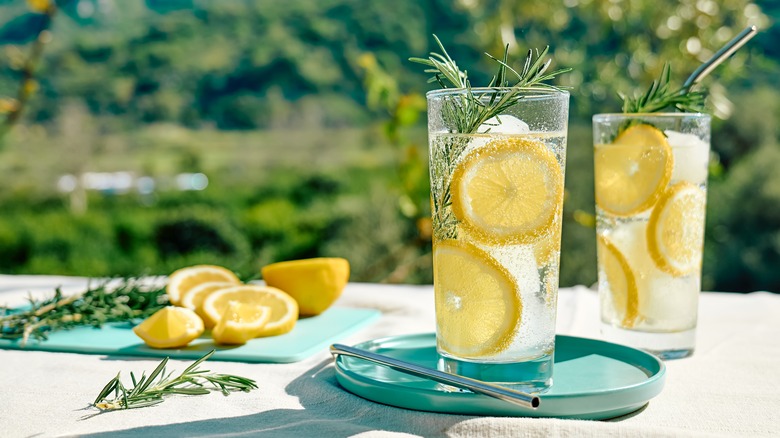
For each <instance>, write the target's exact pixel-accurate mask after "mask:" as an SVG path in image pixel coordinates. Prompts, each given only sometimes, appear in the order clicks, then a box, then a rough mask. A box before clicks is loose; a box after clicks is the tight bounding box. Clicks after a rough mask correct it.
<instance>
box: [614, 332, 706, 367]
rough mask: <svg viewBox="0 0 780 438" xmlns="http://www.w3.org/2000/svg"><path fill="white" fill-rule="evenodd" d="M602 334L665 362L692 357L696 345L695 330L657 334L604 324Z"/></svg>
mask: <svg viewBox="0 0 780 438" xmlns="http://www.w3.org/2000/svg"><path fill="white" fill-rule="evenodd" d="M601 334H602V335H603V336H604V338H605V339H606V340H608V341H610V342H615V343H618V344H623V345H628V346H629V347H634V348H639V349H640V350H644V351H647V352H648V353H652V354H654V355H656V356H658V357H659V358H661V359H663V360H670V359H682V358H684V357H688V356H691V355H692V354H693V350H694V346H695V345H696V329H695V328H693V329H690V330H685V331H682V332H672V333H657V332H640V331H636V330H626V329H623V328H620V327H615V326H612V325H609V324H604V323H602V324H601Z"/></svg>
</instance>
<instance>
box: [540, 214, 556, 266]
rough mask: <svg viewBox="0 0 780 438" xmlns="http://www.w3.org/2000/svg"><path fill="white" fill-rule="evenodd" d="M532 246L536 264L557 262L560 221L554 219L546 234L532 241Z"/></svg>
mask: <svg viewBox="0 0 780 438" xmlns="http://www.w3.org/2000/svg"><path fill="white" fill-rule="evenodd" d="M533 248H534V258H535V259H536V265H537V266H539V267H542V266H545V265H548V264H551V263H553V262H556V263H557V259H558V258H559V257H560V254H561V221H560V220H556V221H555V223H554V224H553V226H552V227H550V230H549V231H548V234H547V236H545V238H543V239H539V240H537V241H536V242H534V245H533Z"/></svg>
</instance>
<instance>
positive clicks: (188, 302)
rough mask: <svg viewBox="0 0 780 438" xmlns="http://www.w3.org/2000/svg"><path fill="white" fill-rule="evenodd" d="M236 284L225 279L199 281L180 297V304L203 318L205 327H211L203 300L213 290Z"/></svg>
mask: <svg viewBox="0 0 780 438" xmlns="http://www.w3.org/2000/svg"><path fill="white" fill-rule="evenodd" d="M233 286H236V284H235V283H228V282H225V281H208V282H206V283H201V284H199V285H197V286H195V287H193V288H192V289H190V290H188V291H187V293H186V294H185V295H184V297H183V298H182V299H181V303H179V305H180V306H182V307H186V308H188V309H192V310H194V311H195V313H197V314H198V316H200V317H201V318H202V319H203V323H204V324H205V325H206V328H212V327H213V325H212V322H211V320H210V319H208V317H207V316H206V314H205V313H204V312H203V301H204V300H205V299H206V297H208V296H209V295H211V294H212V293H213V292H215V291H218V290H220V289H225V288H228V287H233Z"/></svg>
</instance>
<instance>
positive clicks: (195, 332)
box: [133, 306, 204, 348]
mask: <svg viewBox="0 0 780 438" xmlns="http://www.w3.org/2000/svg"><path fill="white" fill-rule="evenodd" d="M203 330H204V328H203V321H202V320H201V319H200V317H199V316H198V315H196V314H195V312H193V311H192V310H191V309H185V308H183V307H174V306H167V307H163V308H162V309H160V310H158V311H157V312H155V313H154V314H152V315H151V316H150V317H148V318H146V319H145V320H143V322H141V323H140V324H138V325H137V326H135V327H133V332H134V333H135V334H136V335H138V337H140V338H141V339H143V340H144V342H145V343H146V345H148V346H150V347H152V348H179V347H184V346H186V345H187V344H189V343H190V342H191V341H192V340H193V339H195V338H197V337H198V336H200V335H201V334H202V333H203Z"/></svg>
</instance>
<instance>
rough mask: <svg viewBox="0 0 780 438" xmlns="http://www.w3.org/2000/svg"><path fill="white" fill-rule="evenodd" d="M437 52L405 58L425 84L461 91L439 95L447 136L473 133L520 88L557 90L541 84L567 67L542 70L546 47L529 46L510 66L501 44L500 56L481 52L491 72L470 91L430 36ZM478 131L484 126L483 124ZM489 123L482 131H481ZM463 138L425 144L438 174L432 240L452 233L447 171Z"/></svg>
mask: <svg viewBox="0 0 780 438" xmlns="http://www.w3.org/2000/svg"><path fill="white" fill-rule="evenodd" d="M433 38H434V39H435V40H436V44H437V45H438V46H439V49H441V53H436V52H431V53H430V54H429V56H428V58H409V60H410V61H412V62H415V63H418V64H422V65H424V66H426V67H427V68H426V69H425V72H426V73H431V74H432V76H431V77H430V78H429V79H428V83H437V84H439V86H440V87H441V88H445V89H446V88H454V89H459V90H464V92H463V93H458V94H453V95H450V96H445V97H444V98H443V104H442V110H441V111H442V117H443V118H444V119H445V121H446V122H447V123H446V125H447V126H448V128H449V131H450V133H451V134H474V133H477V132H478V130H479V129H480V127H482V126H483V125H486V122H488V120H490V119H492V118H494V117H498V116H499V115H500V114H501V113H503V112H504V111H505V110H506V109H508V108H510V107H511V106H513V105H515V104H516V103H517V102H518V101H519V100H520V99H522V98H523V96H524V94H523V91H531V90H559V88H558V87H555V86H553V85H550V84H548V83H546V82H547V81H549V80H551V79H553V78H555V77H556V76H557V75H559V74H562V73H565V72H568V71H570V70H571V69H569V68H564V69H560V70H556V71H553V72H548V71H547V70H548V69H549V67H550V64H551V62H552V60H551V59H547V53H548V52H549V50H550V48H549V46H547V47H545V48H544V50H542V51H541V52H540V51H538V50H537V51H536V52H535V53H534V51H533V50H529V51H528V53H527V54H526V57H525V60H524V61H523V63H522V67H521V68H519V69H515V68H513V67H512V66H511V65H510V64H509V45H507V46H505V47H504V53H503V55H502V56H501V58H496V57H494V56H492V55H490V54H489V53H485V54H486V55H487V56H488V57H489V58H490V59H491V60H493V61H495V62H496V63H497V65H498V67H497V70H496V73H495V74H494V75H493V77H492V78H491V80H490V82H489V83H488V85H487V87H485V88H479V89H474V88H472V86H471V82H470V81H469V75H468V72H467V71H466V70H461V69H460V67H459V66H458V64H457V63H456V62H455V60H453V59H452V57H450V55H449V53H447V49H445V48H444V45H443V44H442V42H441V40H439V38H438V37H437V36H436V35H434V36H433ZM499 87H500V88H502V89H508V91H506V92H504V93H494V92H492V91H493V90H494V89H497V88H499ZM483 129H484V128H483ZM489 131H490V125H487V128H486V129H484V132H480V133H487V132H489ZM468 142H469V139H468V138H466V137H457V136H452V137H450V138H448V139H446V140H444V143H443V144H440V145H436V146H432V147H431V163H432V165H433V166H435V167H434V168H433V169H434V170H433V174H434V175H440V180H439V181H435V180H432V181H431V195H432V196H431V197H432V202H433V213H434V221H433V224H434V230H433V233H434V238H435V239H438V240H445V239H454V238H456V237H457V223H458V221H457V219H456V218H455V216H454V215H453V213H452V209H451V204H452V195H451V193H450V184H449V180H448V178H449V175H452V172H453V170H454V166H455V165H456V163H457V161H458V158H459V156H460V155H461V154H462V153H463V151H464V150H465V149H466V147H467V146H468Z"/></svg>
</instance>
